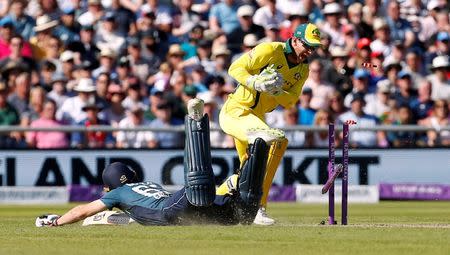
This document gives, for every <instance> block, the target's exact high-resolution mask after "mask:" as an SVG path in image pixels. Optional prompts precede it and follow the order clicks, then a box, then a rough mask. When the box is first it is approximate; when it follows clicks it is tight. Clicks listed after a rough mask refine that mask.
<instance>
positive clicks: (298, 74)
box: [294, 73, 302, 81]
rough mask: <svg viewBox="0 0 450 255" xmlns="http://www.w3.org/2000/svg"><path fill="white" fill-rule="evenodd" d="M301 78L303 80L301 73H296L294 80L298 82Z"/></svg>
mask: <svg viewBox="0 0 450 255" xmlns="http://www.w3.org/2000/svg"><path fill="white" fill-rule="evenodd" d="M300 78H302V76H301V75H300V73H295V74H294V79H295V80H296V81H298V80H300Z"/></svg>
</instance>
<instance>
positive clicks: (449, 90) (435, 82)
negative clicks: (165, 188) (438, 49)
mask: <svg viewBox="0 0 450 255" xmlns="http://www.w3.org/2000/svg"><path fill="white" fill-rule="evenodd" d="M449 68H450V63H449V60H448V56H438V57H435V58H434V59H433V64H432V66H431V71H432V72H433V74H431V75H429V76H428V77H427V79H428V80H429V81H430V82H431V84H432V86H433V87H432V89H431V99H433V100H439V99H444V100H450V79H449V78H448V77H447V73H446V72H447V71H448V69H449Z"/></svg>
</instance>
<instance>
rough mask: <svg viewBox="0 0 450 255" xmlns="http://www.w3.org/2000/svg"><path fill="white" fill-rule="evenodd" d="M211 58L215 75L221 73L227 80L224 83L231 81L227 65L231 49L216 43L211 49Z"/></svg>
mask: <svg viewBox="0 0 450 255" xmlns="http://www.w3.org/2000/svg"><path fill="white" fill-rule="evenodd" d="M211 59H212V60H214V63H215V68H214V70H215V71H214V74H215V75H222V76H223V77H225V79H226V80H227V81H226V83H228V84H231V83H233V80H232V78H231V77H230V76H229V75H228V67H229V66H230V61H231V51H230V50H229V49H228V48H227V47H226V46H225V45H217V47H214V48H213V50H212V56H211Z"/></svg>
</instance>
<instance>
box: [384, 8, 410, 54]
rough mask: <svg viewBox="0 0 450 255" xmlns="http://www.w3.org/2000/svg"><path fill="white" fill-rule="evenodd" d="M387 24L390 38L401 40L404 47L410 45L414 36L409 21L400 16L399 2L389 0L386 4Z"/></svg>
mask: <svg viewBox="0 0 450 255" xmlns="http://www.w3.org/2000/svg"><path fill="white" fill-rule="evenodd" d="M387 14H388V16H387V19H386V21H387V24H388V26H389V30H390V33H391V35H390V38H391V40H393V41H396V40H398V41H402V42H403V43H404V45H405V46H406V47H410V46H411V45H412V44H413V43H414V41H415V40H416V37H415V35H414V33H413V32H412V30H411V25H410V24H409V22H408V21H407V20H405V19H403V18H401V17H400V3H398V2H397V1H394V0H390V1H389V3H388V5H387Z"/></svg>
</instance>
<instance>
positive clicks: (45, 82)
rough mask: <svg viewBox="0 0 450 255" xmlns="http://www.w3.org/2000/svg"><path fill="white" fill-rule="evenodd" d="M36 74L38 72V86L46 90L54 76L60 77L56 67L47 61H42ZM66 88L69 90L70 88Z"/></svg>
mask: <svg viewBox="0 0 450 255" xmlns="http://www.w3.org/2000/svg"><path fill="white" fill-rule="evenodd" d="M38 72H39V85H41V86H42V87H43V88H45V89H46V90H47V89H49V88H50V86H51V83H52V80H53V77H54V75H55V74H60V75H62V74H61V73H57V72H56V65H55V64H54V63H53V62H50V61H48V60H44V61H42V62H41V63H40V65H39V69H38ZM13 79H14V78H13ZM67 87H68V88H71V87H70V86H67Z"/></svg>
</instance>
